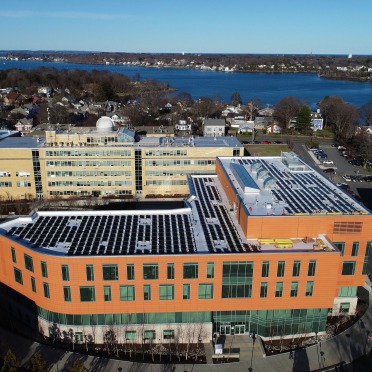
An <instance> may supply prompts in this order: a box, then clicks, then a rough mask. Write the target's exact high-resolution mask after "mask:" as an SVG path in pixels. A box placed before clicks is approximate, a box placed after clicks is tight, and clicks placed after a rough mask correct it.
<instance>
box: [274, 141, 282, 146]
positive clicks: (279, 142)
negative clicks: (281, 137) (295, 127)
mask: <svg viewBox="0 0 372 372" xmlns="http://www.w3.org/2000/svg"><path fill="white" fill-rule="evenodd" d="M274 143H276V144H277V145H280V144H281V143H283V141H274Z"/></svg>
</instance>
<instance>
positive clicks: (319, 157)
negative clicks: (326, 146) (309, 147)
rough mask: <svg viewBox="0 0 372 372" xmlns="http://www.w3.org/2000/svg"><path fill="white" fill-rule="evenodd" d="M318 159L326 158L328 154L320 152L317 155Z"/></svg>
mask: <svg viewBox="0 0 372 372" xmlns="http://www.w3.org/2000/svg"><path fill="white" fill-rule="evenodd" d="M317 157H318V159H327V158H328V155H327V154H326V153H320V154H318V155H317Z"/></svg>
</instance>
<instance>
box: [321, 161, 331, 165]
mask: <svg viewBox="0 0 372 372" xmlns="http://www.w3.org/2000/svg"><path fill="white" fill-rule="evenodd" d="M323 164H324V165H333V160H324V161H323Z"/></svg>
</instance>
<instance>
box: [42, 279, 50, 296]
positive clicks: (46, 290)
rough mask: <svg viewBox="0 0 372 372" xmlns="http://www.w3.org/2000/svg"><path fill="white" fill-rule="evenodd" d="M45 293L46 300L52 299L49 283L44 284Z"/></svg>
mask: <svg viewBox="0 0 372 372" xmlns="http://www.w3.org/2000/svg"><path fill="white" fill-rule="evenodd" d="M43 292H44V297H45V298H50V288H49V283H47V282H43Z"/></svg>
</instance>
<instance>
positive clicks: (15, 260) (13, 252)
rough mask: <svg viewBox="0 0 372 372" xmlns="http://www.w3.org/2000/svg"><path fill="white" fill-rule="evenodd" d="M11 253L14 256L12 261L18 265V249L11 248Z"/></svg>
mask: <svg viewBox="0 0 372 372" xmlns="http://www.w3.org/2000/svg"><path fill="white" fill-rule="evenodd" d="M10 252H11V254H12V261H13V262H14V263H17V252H16V249H15V248H14V247H10Z"/></svg>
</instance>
